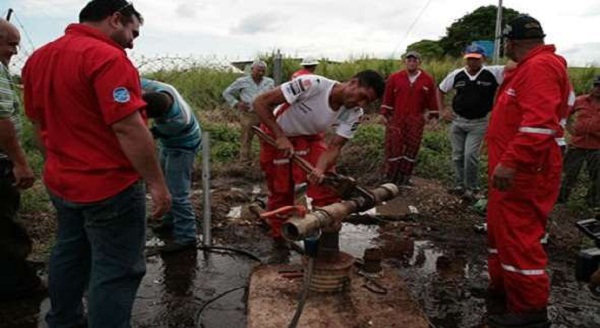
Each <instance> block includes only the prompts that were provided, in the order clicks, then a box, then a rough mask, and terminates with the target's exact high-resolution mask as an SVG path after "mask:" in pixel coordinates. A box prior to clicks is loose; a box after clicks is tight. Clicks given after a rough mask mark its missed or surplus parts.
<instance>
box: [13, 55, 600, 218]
mask: <svg viewBox="0 0 600 328" xmlns="http://www.w3.org/2000/svg"><path fill="white" fill-rule="evenodd" d="M262 57H263V58H264V59H265V60H266V61H267V63H268V64H269V72H268V74H272V68H273V65H272V63H273V58H272V57H270V56H262ZM422 66H423V69H424V70H426V71H427V72H429V73H430V74H431V75H432V76H433V77H434V78H435V79H436V81H438V82H439V81H441V80H442V79H443V78H444V77H445V76H446V75H447V74H448V73H449V72H451V71H452V70H454V69H456V68H458V67H461V66H462V61H461V60H460V59H446V60H441V61H425V62H424V63H423V65H422ZM282 67H283V76H284V80H286V79H287V78H288V77H289V76H290V75H291V74H292V73H293V72H294V71H295V70H297V69H299V63H298V61H296V60H293V59H291V58H284V59H283V62H282ZM402 67H403V64H402V62H401V61H400V60H397V59H376V58H370V57H368V56H364V57H360V58H354V59H350V60H347V61H344V62H341V63H334V62H329V61H321V64H320V65H319V66H318V67H317V71H316V74H319V75H323V76H326V77H329V78H332V79H335V80H339V81H344V80H348V79H350V78H351V77H352V75H354V74H355V73H356V72H358V71H360V70H364V69H374V70H376V71H379V72H380V73H381V74H383V75H384V76H388V75H390V74H391V73H393V72H395V71H397V70H399V69H402ZM569 74H570V77H571V81H572V82H573V85H574V88H575V91H576V93H577V94H581V93H584V92H587V91H588V90H589V87H590V85H591V81H592V79H593V78H594V76H596V75H599V74H600V68H595V67H584V68H569ZM146 76H147V77H149V78H152V79H157V80H160V81H163V82H166V83H170V84H172V85H173V86H175V87H176V88H177V89H178V90H179V92H180V93H181V94H182V95H183V96H184V97H185V98H186V99H187V100H188V102H189V103H190V104H191V105H192V107H193V108H194V109H195V111H196V114H197V116H198V117H199V118H200V121H201V124H202V128H203V129H204V130H206V131H209V132H210V134H211V156H212V163H213V165H215V166H219V165H222V164H225V163H229V162H232V161H234V160H235V159H237V156H238V152H239V133H240V128H239V125H238V124H237V123H236V120H235V113H234V111H233V110H231V109H229V108H227V106H225V104H224V100H223V99H222V97H221V92H222V91H223V90H224V89H225V88H226V87H227V86H228V85H229V84H230V83H231V82H233V80H235V79H236V78H237V77H239V76H240V74H239V73H235V72H233V71H231V70H226V69H223V68H219V67H214V66H209V65H203V64H194V63H192V65H187V66H186V67H185V68H184V67H180V68H177V67H174V68H172V69H169V70H159V71H155V72H152V73H148V74H146ZM450 99H451V97H447V99H446V100H447V101H450ZM377 109H378V106H377V105H374V106H372V108H370V109H367V112H368V113H376V112H377ZM23 121H24V129H23V136H22V144H23V146H24V148H25V150H26V152H27V155H28V159H29V161H30V164H31V166H32V167H33V168H34V170H35V172H36V175H37V176H38V182H37V183H36V187H35V188H33V189H31V190H28V191H25V192H24V193H23V210H24V211H48V210H50V208H51V206H50V204H49V202H48V197H47V195H46V192H45V190H44V188H43V187H42V185H41V182H40V179H39V177H40V176H41V168H42V164H43V159H42V157H41V155H40V154H39V152H38V151H37V150H36V149H35V143H34V140H33V136H32V135H33V134H32V130H31V125H30V124H28V122H26V120H23ZM383 140H384V129H383V127H382V126H381V125H378V124H371V123H366V124H363V126H362V127H361V128H360V129H359V130H358V133H357V135H356V137H355V138H354V140H352V141H351V142H350V144H349V145H348V146H347V147H346V148H347V149H345V150H344V153H343V156H342V158H341V160H340V167H341V168H342V169H343V168H346V169H345V171H346V172H347V173H349V174H352V175H357V176H358V175H362V174H365V173H373V172H376V171H378V170H380V169H381V163H382V161H383V156H384V155H383V142H384V141H383ZM253 150H254V151H255V152H258V143H257V142H255V143H254V146H253ZM450 151H451V147H450V143H449V140H448V131H447V125H444V124H442V125H441V127H440V128H439V129H437V130H434V131H426V133H425V135H424V138H423V143H422V147H421V151H420V154H419V159H418V163H417V168H416V171H417V174H418V175H419V176H422V177H425V178H430V179H436V180H439V181H442V182H443V183H446V184H448V183H451V181H452V174H453V173H452V163H451V160H450ZM486 164H487V158H486V156H485V154H484V155H482V159H481V172H480V178H481V181H482V186H483V185H485V181H486V167H485V166H486ZM574 198H575V200H574V205H576V204H578V203H577V199H578V197H574Z"/></svg>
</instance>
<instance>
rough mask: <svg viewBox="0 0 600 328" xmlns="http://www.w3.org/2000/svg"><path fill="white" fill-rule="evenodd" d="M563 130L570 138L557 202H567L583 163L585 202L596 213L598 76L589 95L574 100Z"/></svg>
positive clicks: (599, 186)
mask: <svg viewBox="0 0 600 328" xmlns="http://www.w3.org/2000/svg"><path fill="white" fill-rule="evenodd" d="M567 129H568V130H569V132H570V135H571V138H570V140H569V147H568V150H567V154H566V157H565V161H564V163H563V164H564V170H563V182H562V187H561V193H560V197H559V201H561V202H566V201H567V200H568V199H569V195H570V193H571V190H572V189H573V187H575V183H576V182H577V176H579V171H581V167H582V166H583V163H584V162H585V163H586V168H587V171H588V175H589V179H590V185H589V187H588V190H587V195H586V197H585V200H586V203H587V205H588V206H589V207H590V208H592V209H594V211H595V212H596V213H598V214H600V76H596V78H595V79H594V81H593V86H592V90H591V91H590V93H589V94H586V95H582V96H580V97H577V99H576V100H575V105H574V106H573V110H572V112H571V113H570V117H569V120H568V124H567Z"/></svg>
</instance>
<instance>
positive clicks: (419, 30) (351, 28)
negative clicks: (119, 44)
mask: <svg viewBox="0 0 600 328" xmlns="http://www.w3.org/2000/svg"><path fill="white" fill-rule="evenodd" d="M503 3H504V6H505V7H509V8H512V9H515V10H517V11H519V12H522V13H528V14H530V15H532V16H533V17H535V18H537V19H538V20H539V21H540V22H541V24H542V26H543V28H544V30H545V32H546V34H547V38H546V42H547V43H553V44H556V46H557V48H558V51H559V53H561V54H562V55H564V56H565V57H566V58H567V60H568V61H569V63H570V65H571V66H582V65H589V64H592V63H594V64H595V65H596V66H600V33H598V22H600V1H598V0H577V1H553V0H505V1H504V2H503ZM84 4H85V1H82V0H2V5H0V13H3V14H4V13H6V11H7V9H8V8H9V7H11V8H13V9H14V10H15V13H16V18H17V19H18V20H17V19H15V20H14V21H15V23H16V24H18V25H19V27H20V28H21V26H20V25H22V27H23V28H24V30H25V32H26V33H27V35H24V36H23V40H22V45H23V49H24V50H25V51H27V50H28V49H30V43H31V44H33V45H34V46H36V47H39V46H41V45H43V44H45V43H47V42H49V41H51V40H53V39H55V38H56V37H58V36H60V35H62V34H63V31H64V28H65V27H66V25H67V24H69V23H70V22H76V21H77V16H78V13H79V11H80V9H81V8H82V7H83V6H84ZM491 4H494V5H497V4H498V1H484V0H452V1H450V0H424V1H407V0H368V1H363V0H303V1H286V0H250V1H249V0H204V1H202V0H169V1H165V0H136V1H134V5H135V7H136V8H137V9H138V11H140V12H141V13H142V15H143V16H144V17H145V20H146V23H145V25H144V26H143V27H142V30H141V36H140V38H139V39H137V40H136V43H135V48H134V50H133V51H132V53H133V54H134V55H137V56H139V55H147V56H153V55H164V54H172V55H173V54H178V55H184V56H187V55H195V56H205V57H206V56H216V57H219V58H220V57H223V58H229V59H247V58H252V57H254V56H256V55H257V54H261V53H266V52H271V51H273V50H275V49H281V51H282V53H284V54H285V55H288V56H297V57H303V56H305V55H314V56H316V57H328V58H331V59H338V60H343V59H347V58H351V57H360V56H364V55H369V56H376V57H383V58H390V57H394V58H397V57H399V56H400V55H401V54H402V53H403V52H404V51H405V49H406V46H407V45H408V44H410V43H413V42H416V41H419V40H421V39H433V40H437V39H439V38H440V37H442V36H443V35H444V34H445V32H446V27H448V26H449V25H450V24H451V23H452V22H454V21H455V20H457V19H458V18H460V17H462V16H463V15H465V14H467V13H469V12H471V11H473V10H475V9H476V8H478V7H479V6H485V5H491ZM421 12H422V15H420V16H419V14H420V13H421ZM417 17H419V19H417ZM411 26H413V27H412V28H410V27H411ZM29 40H31V42H30V41H29Z"/></svg>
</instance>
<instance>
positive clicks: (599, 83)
mask: <svg viewBox="0 0 600 328" xmlns="http://www.w3.org/2000/svg"><path fill="white" fill-rule="evenodd" d="M594 87H600V75H598V76H596V78H595V79H594Z"/></svg>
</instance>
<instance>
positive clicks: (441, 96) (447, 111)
mask: <svg viewBox="0 0 600 328" xmlns="http://www.w3.org/2000/svg"><path fill="white" fill-rule="evenodd" d="M436 93H437V102H438V108H439V109H440V117H441V118H443V119H444V120H446V121H452V120H454V113H453V112H452V109H451V108H450V107H447V106H445V101H446V94H445V93H443V92H442V90H440V89H439V88H438V89H436Z"/></svg>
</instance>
